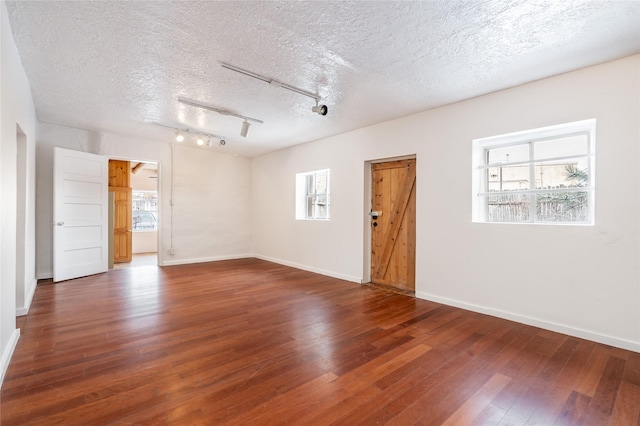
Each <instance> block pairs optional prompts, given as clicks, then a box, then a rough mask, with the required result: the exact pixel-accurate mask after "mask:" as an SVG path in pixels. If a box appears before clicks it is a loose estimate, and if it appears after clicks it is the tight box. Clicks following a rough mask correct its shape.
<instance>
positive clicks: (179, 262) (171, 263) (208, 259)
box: [158, 254, 254, 266]
mask: <svg viewBox="0 0 640 426" xmlns="http://www.w3.org/2000/svg"><path fill="white" fill-rule="evenodd" d="M249 257H254V256H253V255H252V254H231V255H227V256H212V257H199V258H194V259H179V260H165V261H163V262H158V265H159V266H174V265H188V264H191V263H205V262H218V261H220V260H233V259H246V258H249Z"/></svg>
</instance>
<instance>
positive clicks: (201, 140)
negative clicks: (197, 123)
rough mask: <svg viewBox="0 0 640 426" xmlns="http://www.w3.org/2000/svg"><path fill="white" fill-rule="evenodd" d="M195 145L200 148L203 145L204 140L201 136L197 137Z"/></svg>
mask: <svg viewBox="0 0 640 426" xmlns="http://www.w3.org/2000/svg"><path fill="white" fill-rule="evenodd" d="M196 143H197V144H198V145H200V146H202V145H204V139H203V138H202V136H198V140H197V141H196Z"/></svg>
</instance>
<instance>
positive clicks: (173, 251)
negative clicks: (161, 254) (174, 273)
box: [169, 247, 176, 256]
mask: <svg viewBox="0 0 640 426" xmlns="http://www.w3.org/2000/svg"><path fill="white" fill-rule="evenodd" d="M169 254H170V255H171V256H173V255H174V254H176V251H175V250H174V249H173V247H171V248H170V249H169Z"/></svg>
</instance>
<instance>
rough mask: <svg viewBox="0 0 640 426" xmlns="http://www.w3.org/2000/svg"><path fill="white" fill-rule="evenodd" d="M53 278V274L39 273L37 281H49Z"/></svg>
mask: <svg viewBox="0 0 640 426" xmlns="http://www.w3.org/2000/svg"><path fill="white" fill-rule="evenodd" d="M51 278H53V272H38V273H37V274H36V280H49V279H51Z"/></svg>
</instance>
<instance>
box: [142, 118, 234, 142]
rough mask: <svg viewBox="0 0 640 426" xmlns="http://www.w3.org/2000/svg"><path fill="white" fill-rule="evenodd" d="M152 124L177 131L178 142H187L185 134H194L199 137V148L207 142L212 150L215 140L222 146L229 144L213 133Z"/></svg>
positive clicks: (197, 140)
mask: <svg viewBox="0 0 640 426" xmlns="http://www.w3.org/2000/svg"><path fill="white" fill-rule="evenodd" d="M151 124H155V125H156V126H160V127H165V128H167V129H175V135H176V141H177V142H183V141H184V140H185V135H184V133H186V134H187V135H188V134H189V133H191V134H194V135H196V136H197V139H196V144H198V145H199V146H203V145H204V144H205V141H206V142H207V146H208V147H209V148H212V147H213V146H214V143H213V139H218V140H219V141H220V145H223V146H224V145H225V144H226V143H227V142H226V141H225V140H224V136H219V135H216V134H213V133H204V132H201V131H199V130H194V129H191V128H189V127H181V128H177V129H176V127H177V126H175V125H173V126H169V125H166V124H162V123H156V122H152V123H151Z"/></svg>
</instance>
